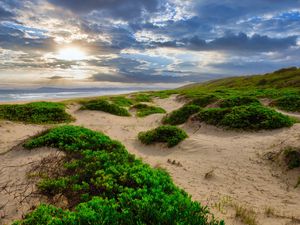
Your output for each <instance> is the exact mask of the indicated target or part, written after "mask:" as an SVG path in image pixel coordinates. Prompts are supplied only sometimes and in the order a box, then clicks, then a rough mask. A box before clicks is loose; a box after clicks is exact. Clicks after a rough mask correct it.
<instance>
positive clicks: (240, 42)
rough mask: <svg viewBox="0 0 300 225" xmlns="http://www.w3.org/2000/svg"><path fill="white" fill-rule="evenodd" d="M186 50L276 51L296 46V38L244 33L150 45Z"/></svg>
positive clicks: (196, 37)
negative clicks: (208, 39)
mask: <svg viewBox="0 0 300 225" xmlns="http://www.w3.org/2000/svg"><path fill="white" fill-rule="evenodd" d="M156 46H157V47H173V48H186V49H189V50H194V51H218V50H224V51H253V52H267V51H278V50H281V49H286V48H289V47H292V46H297V36H290V37H285V38H270V37H268V36H266V35H259V34H254V35H253V36H247V35H246V34H244V33H239V34H227V35H226V36H224V37H220V38H216V39H214V40H212V41H206V40H202V39H200V38H199V37H198V36H193V37H191V38H184V39H181V40H175V41H171V42H161V43H155V42H154V43H152V47H156Z"/></svg>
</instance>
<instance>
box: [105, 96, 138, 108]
mask: <svg viewBox="0 0 300 225" xmlns="http://www.w3.org/2000/svg"><path fill="white" fill-rule="evenodd" d="M109 101H111V102H112V103H114V104H116V105H118V106H120V107H130V106H132V105H133V104H134V101H133V100H132V99H129V98H126V97H125V96H113V97H110V98H109Z"/></svg>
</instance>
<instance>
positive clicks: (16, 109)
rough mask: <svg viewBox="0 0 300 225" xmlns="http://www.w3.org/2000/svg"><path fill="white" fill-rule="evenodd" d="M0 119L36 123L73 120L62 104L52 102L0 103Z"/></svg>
mask: <svg viewBox="0 0 300 225" xmlns="http://www.w3.org/2000/svg"><path fill="white" fill-rule="evenodd" d="M0 119H6V120H11V121H20V122H26V123H36V124H40V123H62V122H70V121H72V120H73V118H72V117H71V116H70V115H69V114H67V113H66V111H65V105H64V104H62V103H54V102H33V103H28V104H20V105H0Z"/></svg>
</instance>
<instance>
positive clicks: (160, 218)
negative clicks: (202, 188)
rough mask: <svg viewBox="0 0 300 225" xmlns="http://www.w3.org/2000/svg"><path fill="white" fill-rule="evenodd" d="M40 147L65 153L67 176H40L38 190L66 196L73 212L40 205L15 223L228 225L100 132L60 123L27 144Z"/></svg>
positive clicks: (165, 177)
mask: <svg viewBox="0 0 300 225" xmlns="http://www.w3.org/2000/svg"><path fill="white" fill-rule="evenodd" d="M175 133H176V134H177V132H175ZM179 133H180V132H179ZM41 146H50V147H56V148H59V149H60V150H62V151H65V152H66V154H67V156H66V158H65V160H66V161H65V165H64V168H62V171H65V172H64V175H57V176H56V177H51V178H48V179H46V180H42V181H41V182H40V183H39V188H40V189H41V188H42V189H41V191H44V192H43V193H44V194H48V195H53V194H60V195H63V196H65V197H66V198H67V199H68V202H69V210H63V209H60V208H56V207H54V206H51V205H40V206H39V207H37V208H36V209H35V210H34V211H33V212H31V213H29V214H27V215H26V216H25V218H24V219H23V220H21V221H18V222H15V224H19V225H39V224H78V225H80V224H96V225H97V224H99V225H100V224H101V225H102V224H107V225H111V224H116V225H117V224H124V225H131V224H133V225H134V224H153V225H154V224H161V225H163V224H191V225H196V224H197V225H198V224H200V225H201V224H202V225H218V224H220V225H221V224H222V225H223V224H224V222H223V221H221V222H218V221H216V220H214V219H211V216H210V213H209V212H208V210H207V208H206V207H203V206H201V205H200V203H198V202H193V201H192V200H191V198H190V196H188V195H187V194H186V193H185V192H184V191H183V190H181V189H179V188H178V187H176V186H175V185H174V183H173V182H172V180H171V178H170V176H169V175H168V174H167V172H165V171H163V170H160V169H153V168H151V167H150V166H149V165H147V164H144V163H143V162H142V161H141V160H138V159H136V158H135V157H134V155H131V154H129V153H128V152H127V150H126V149H125V148H124V146H123V145H122V144H120V143H119V142H117V141H114V140H111V139H110V138H109V137H107V136H105V135H103V134H101V133H98V132H94V131H91V130H89V129H86V128H82V127H75V126H61V127H57V128H54V129H51V130H50V131H49V132H47V133H44V134H43V135H41V136H39V137H36V138H34V139H32V140H29V141H27V142H26V143H25V144H24V147H27V148H35V147H41ZM51 190H55V191H53V192H51ZM49 191H50V193H49Z"/></svg>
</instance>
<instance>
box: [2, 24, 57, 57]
mask: <svg viewBox="0 0 300 225" xmlns="http://www.w3.org/2000/svg"><path fill="white" fill-rule="evenodd" d="M54 45H55V42H54V41H53V39H52V38H48V37H41V38H29V37H26V35H25V33H24V32H23V31H21V30H19V29H15V28H12V27H7V26H4V25H1V24H0V47H2V48H5V49H12V50H22V49H27V50H44V51H46V50H50V49H51V48H52V47H53V46H54Z"/></svg>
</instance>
